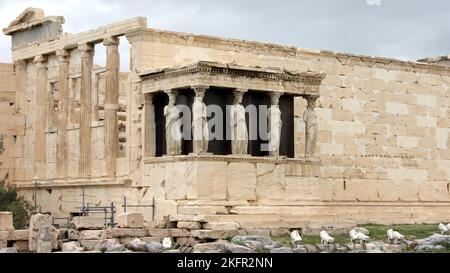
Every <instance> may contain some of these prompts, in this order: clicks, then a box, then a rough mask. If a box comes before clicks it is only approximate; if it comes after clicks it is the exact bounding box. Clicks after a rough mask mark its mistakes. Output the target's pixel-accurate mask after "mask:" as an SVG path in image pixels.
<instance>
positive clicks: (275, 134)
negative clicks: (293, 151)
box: [268, 94, 283, 156]
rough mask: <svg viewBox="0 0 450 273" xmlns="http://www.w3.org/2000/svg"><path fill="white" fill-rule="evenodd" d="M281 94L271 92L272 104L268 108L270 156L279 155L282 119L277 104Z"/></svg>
mask: <svg viewBox="0 0 450 273" xmlns="http://www.w3.org/2000/svg"><path fill="white" fill-rule="evenodd" d="M280 96H281V94H273V95H272V96H271V102H272V105H271V106H270V109H269V113H268V114H269V115H268V117H269V129H270V133H269V149H270V150H269V154H270V156H279V155H280V140H281V127H282V126H283V121H282V120H281V110H280V106H279V104H278V103H279V99H280Z"/></svg>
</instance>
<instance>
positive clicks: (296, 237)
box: [291, 230, 303, 247]
mask: <svg viewBox="0 0 450 273" xmlns="http://www.w3.org/2000/svg"><path fill="white" fill-rule="evenodd" d="M291 239H292V245H294V247H297V246H298V245H299V244H301V243H302V240H303V239H302V237H301V236H300V232H298V230H294V231H292V232H291Z"/></svg>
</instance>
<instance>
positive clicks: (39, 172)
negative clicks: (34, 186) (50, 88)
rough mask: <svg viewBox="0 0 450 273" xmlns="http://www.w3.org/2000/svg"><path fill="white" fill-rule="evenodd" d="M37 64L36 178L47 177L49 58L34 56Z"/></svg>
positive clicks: (35, 117)
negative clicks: (46, 132)
mask: <svg viewBox="0 0 450 273" xmlns="http://www.w3.org/2000/svg"><path fill="white" fill-rule="evenodd" d="M34 64H35V65H36V79H35V84H36V90H35V91H36V93H35V116H34V119H35V123H34V124H35V127H34V132H35V139H34V147H35V149H34V162H35V165H34V174H35V178H36V179H42V178H45V169H46V166H45V158H46V134H45V131H46V124H45V123H46V117H45V115H46V93H47V60H46V58H44V56H42V55H39V56H36V57H35V58H34Z"/></svg>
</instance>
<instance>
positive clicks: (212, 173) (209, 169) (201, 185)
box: [197, 162, 227, 200]
mask: <svg viewBox="0 0 450 273" xmlns="http://www.w3.org/2000/svg"><path fill="white" fill-rule="evenodd" d="M226 198H227V163H226V162H199V163H198V165H197V199H199V200H225V199H226Z"/></svg>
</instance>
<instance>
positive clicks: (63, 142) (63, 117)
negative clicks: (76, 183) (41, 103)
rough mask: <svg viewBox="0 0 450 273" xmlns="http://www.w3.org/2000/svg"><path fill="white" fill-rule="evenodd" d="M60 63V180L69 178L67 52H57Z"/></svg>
mask: <svg viewBox="0 0 450 273" xmlns="http://www.w3.org/2000/svg"><path fill="white" fill-rule="evenodd" d="M56 55H57V57H58V63H59V88H60V91H59V92H60V102H59V107H58V123H57V127H58V140H57V144H56V151H57V153H56V154H57V158H58V160H57V161H56V170H57V176H58V177H59V178H66V177H67V176H68V163H67V160H68V152H69V147H68V146H69V143H68V134H67V124H68V120H69V119H68V117H69V53H68V52H67V51H66V50H59V51H57V52H56Z"/></svg>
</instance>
